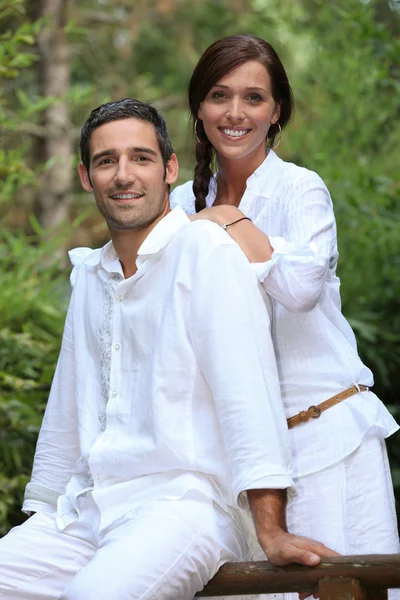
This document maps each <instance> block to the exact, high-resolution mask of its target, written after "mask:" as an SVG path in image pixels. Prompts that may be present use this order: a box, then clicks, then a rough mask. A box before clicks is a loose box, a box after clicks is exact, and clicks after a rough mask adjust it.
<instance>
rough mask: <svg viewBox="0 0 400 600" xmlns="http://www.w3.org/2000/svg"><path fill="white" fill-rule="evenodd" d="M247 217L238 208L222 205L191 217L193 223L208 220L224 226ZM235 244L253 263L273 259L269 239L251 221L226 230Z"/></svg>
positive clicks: (241, 222)
mask: <svg viewBox="0 0 400 600" xmlns="http://www.w3.org/2000/svg"><path fill="white" fill-rule="evenodd" d="M244 216H245V215H244V214H243V213H242V211H241V210H239V209H238V208H236V206H229V205H220V206H213V207H211V208H205V209H204V210H202V211H201V212H199V213H197V214H195V215H190V217H189V218H190V219H191V221H196V220H197V219H207V220H209V221H213V222H214V223H217V225H224V224H227V223H233V221H237V219H240V218H241V217H244ZM226 231H227V233H229V235H230V236H231V238H232V239H233V240H235V242H237V243H238V244H239V246H240V247H241V249H242V250H243V252H244V253H245V255H246V256H247V258H248V259H249V261H250V262H251V263H263V262H266V261H268V260H270V259H271V256H272V253H273V251H274V250H273V248H272V246H271V244H270V243H269V237H268V235H266V234H265V233H263V232H262V231H261V230H260V229H258V227H256V226H255V225H254V224H253V223H252V222H251V221H248V220H246V221H240V223H236V224H235V225H232V226H231V227H228V229H227V230H226Z"/></svg>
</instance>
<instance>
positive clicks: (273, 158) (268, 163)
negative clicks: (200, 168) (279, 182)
mask: <svg viewBox="0 0 400 600" xmlns="http://www.w3.org/2000/svg"><path fill="white" fill-rule="evenodd" d="M282 163H283V161H282V159H281V158H279V156H278V155H277V154H276V153H275V152H274V151H273V150H272V149H271V150H270V151H269V152H268V154H267V156H266V157H265V158H264V160H263V162H262V163H261V165H260V166H259V167H257V169H256V170H255V171H254V173H252V174H251V175H250V177H249V178H248V179H247V181H246V190H245V193H244V194H243V198H242V201H241V202H240V205H239V208H240V209H241V210H242V209H243V208H244V204H245V202H243V199H245V195H246V192H247V191H248V190H250V189H251V188H252V187H253V186H254V185H257V183H258V182H259V181H260V180H262V183H263V185H262V194H258V195H262V196H263V197H265V198H269V197H270V195H271V191H272V189H273V188H274V187H275V178H276V174H277V172H278V170H279V167H280V165H281V164H282ZM217 175H218V172H217V173H216V174H215V175H214V177H213V178H212V180H211V182H210V191H209V194H208V196H207V206H208V207H209V206H212V204H213V202H214V200H215V195H216V193H217Z"/></svg>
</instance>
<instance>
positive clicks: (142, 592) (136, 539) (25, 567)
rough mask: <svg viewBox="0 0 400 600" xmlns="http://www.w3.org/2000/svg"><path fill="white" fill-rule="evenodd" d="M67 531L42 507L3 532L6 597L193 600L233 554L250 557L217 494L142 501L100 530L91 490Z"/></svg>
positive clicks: (0, 570) (0, 587)
mask: <svg viewBox="0 0 400 600" xmlns="http://www.w3.org/2000/svg"><path fill="white" fill-rule="evenodd" d="M79 502H80V511H81V512H80V517H79V519H78V521H76V522H75V523H72V524H71V525H69V526H68V527H67V528H66V529H65V530H64V531H62V532H60V531H59V530H58V528H57V526H56V523H55V515H54V514H52V513H37V514H36V515H34V516H32V517H31V518H30V519H28V521H26V522H25V523H24V524H23V525H21V526H20V527H15V528H14V529H12V530H11V531H10V532H9V533H8V534H7V535H6V536H5V537H4V538H2V539H1V540H0V598H1V599H2V600H55V599H60V600H61V599H62V600H111V599H113V598H118V600H125V599H126V600H128V599H129V600H133V599H135V600H137V599H139V598H140V599H146V600H153V599H154V600H155V599H157V600H160V599H161V598H162V599H163V600H191V599H192V598H193V597H194V595H195V594H196V593H197V592H198V591H199V590H201V589H202V588H203V587H204V585H205V584H206V583H207V582H208V580H209V579H211V577H212V576H213V575H214V574H215V573H216V572H217V570H218V569H219V567H220V566H221V565H222V564H223V563H225V562H227V561H240V560H245V559H246V558H247V553H248V548H247V545H246V543H245V541H244V538H243V534H242V533H241V531H240V529H239V528H238V527H237V526H236V524H235V522H234V521H233V519H232V518H231V516H230V515H229V514H228V513H225V512H224V511H223V510H222V509H220V508H219V507H217V506H216V505H215V504H214V503H213V502H212V501H207V500H206V499H205V500H204V501H203V500H197V499H196V500H194V499H186V498H184V499H182V500H178V501H173V500H170V501H157V502H152V503H147V504H145V505H142V506H140V507H138V508H136V509H134V510H132V511H131V512H130V513H128V514H127V515H126V516H125V517H124V518H123V519H120V520H119V521H118V522H117V523H115V524H114V525H113V526H112V527H110V528H108V529H106V530H105V531H102V532H101V534H100V533H99V531H98V523H99V511H98V509H97V507H96V505H95V503H94V501H93V499H92V496H91V495H88V496H86V497H83V498H80V500H79Z"/></svg>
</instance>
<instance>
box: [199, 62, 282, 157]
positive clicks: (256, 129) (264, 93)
mask: <svg viewBox="0 0 400 600" xmlns="http://www.w3.org/2000/svg"><path fill="white" fill-rule="evenodd" d="M279 114H280V108H279V105H278V103H277V102H275V100H274V99H273V97H272V93H271V79H270V76H269V73H268V71H267V70H266V68H265V67H264V65H262V64H261V63H259V62H258V61H255V60H251V61H248V62H246V63H244V64H243V65H240V66H239V67H237V68H236V69H234V70H233V71H231V72H230V73H228V74H227V75H224V77H222V79H220V80H219V81H218V82H217V83H216V84H215V85H214V86H213V87H212V88H211V90H210V91H209V92H208V94H207V96H206V97H205V99H204V100H203V102H202V103H201V104H200V109H199V112H198V118H199V119H202V121H203V126H204V130H205V132H206V134H207V137H208V139H209V140H210V142H211V143H212V145H213V146H214V149H215V151H216V153H217V158H218V160H221V158H224V159H232V160H238V159H240V158H244V157H246V158H247V159H250V158H254V159H256V160H257V159H259V163H261V162H262V161H263V160H264V158H265V138H266V137H267V134H268V129H269V127H270V125H271V124H272V123H276V121H277V120H278V119H279Z"/></svg>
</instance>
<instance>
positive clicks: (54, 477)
mask: <svg viewBox="0 0 400 600" xmlns="http://www.w3.org/2000/svg"><path fill="white" fill-rule="evenodd" d="M78 458H79V441H78V424H77V414H76V402H75V373H74V347H73V337H72V300H71V303H70V306H69V309H68V313H67V318H66V323H65V328H64V335H63V340H62V345H61V351H60V355H59V359H58V363H57V367H56V371H55V374H54V378H53V382H52V385H51V390H50V395H49V400H48V403H47V407H46V410H45V414H44V418H43V422H42V427H41V429H40V433H39V438H38V442H37V446H36V452H35V458H34V463H33V471H32V476H31V480H30V482H29V483H28V485H27V486H26V489H25V498H24V503H23V506H22V510H23V511H24V512H29V511H35V512H49V511H54V510H56V505H57V498H58V496H59V495H60V494H62V493H64V490H65V487H66V485H67V483H68V481H69V479H70V478H71V476H72V474H73V472H74V469H75V463H76V461H77V459H78Z"/></svg>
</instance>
